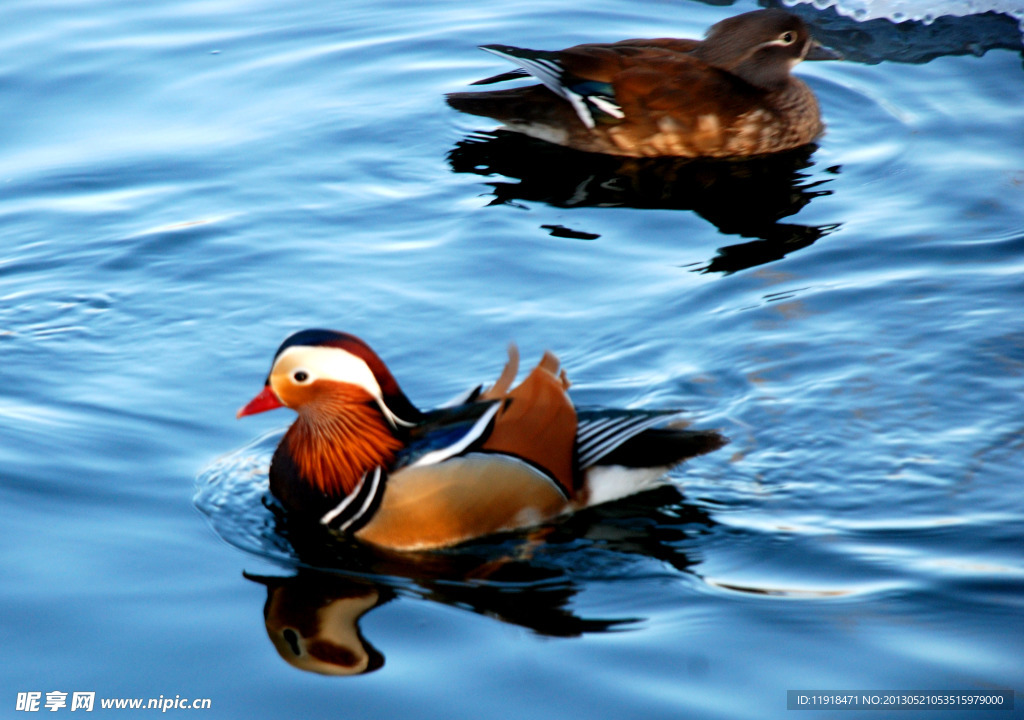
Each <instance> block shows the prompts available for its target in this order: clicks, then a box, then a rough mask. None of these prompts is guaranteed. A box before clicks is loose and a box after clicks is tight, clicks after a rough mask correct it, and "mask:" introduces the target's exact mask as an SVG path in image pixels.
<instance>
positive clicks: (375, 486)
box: [320, 466, 383, 531]
mask: <svg viewBox="0 0 1024 720" xmlns="http://www.w3.org/2000/svg"><path fill="white" fill-rule="evenodd" d="M382 476H383V471H382V470H381V468H380V466H377V467H376V468H374V470H373V474H370V473H367V474H366V475H363V479H362V480H360V481H359V484H358V485H356V487H355V489H353V490H352V492H351V493H349V494H348V495H346V496H345V499H344V500H342V501H341V502H340V503H338V504H337V506H335V508H334V509H333V510H330V511H329V512H327V513H326V514H324V516H323V517H322V518H320V524H321V525H330V524H331V523H332V522H333V521H334V519H335V518H337V517H338V516H339V515H341V514H342V513H345V512H346V511H347V510H348V509H349V507H350V506H351V505H353V504H355V503H356V502H357V501H361V502H359V507H358V509H356V510H355V511H354V512H353V513H352V514H351V516H350V517H349V518H348V519H346V520H345V521H344V522H343V523H341V524H340V525H339V526H338V527H337V529H338V530H342V531H345V530H348V529H349V528H350V527H351V526H352V524H353V523H355V522H356V521H358V520H359V519H360V518H362V516H363V515H364V514H366V512H367V511H368V510H369V509H370V508H371V507H373V503H374V501H375V500H376V498H377V495H378V494H379V493H380V491H381V490H382V489H383V488H382V485H381V477H382ZM367 478H369V483H370V484H369V487H367ZM364 489H365V492H364Z"/></svg>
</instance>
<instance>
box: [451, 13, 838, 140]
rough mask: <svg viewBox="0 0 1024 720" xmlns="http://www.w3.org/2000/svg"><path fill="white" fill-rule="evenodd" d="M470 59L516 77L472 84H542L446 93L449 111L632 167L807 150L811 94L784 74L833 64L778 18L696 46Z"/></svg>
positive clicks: (817, 128)
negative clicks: (644, 160)
mask: <svg viewBox="0 0 1024 720" xmlns="http://www.w3.org/2000/svg"><path fill="white" fill-rule="evenodd" d="M481 49H482V50H486V51H487V52H490V53H494V54H495V55H498V56H500V57H503V58H505V59H507V60H510V61H512V62H513V63H515V64H516V65H518V66H519V68H520V69H519V70H514V71H511V72H507V73H503V74H500V75H496V76H494V77H490V78H487V79H484V80H480V81H478V82H476V83H474V84H478V85H482V84H489V83H495V82H501V81H505V80H510V79H514V78H519V77H524V76H526V75H530V76H533V77H534V78H536V79H537V80H540V82H541V83H542V84H541V85H531V86H529V87H522V88H515V89H511V90H496V91H486V92H459V93H451V94H449V95H448V97H447V99H448V103H449V105H451V106H452V107H454V108H455V109H456V110H459V111H461V112H465V113H469V114H471V115H481V116H484V117H490V118H494V119H496V120H499V121H501V122H503V123H504V124H505V128H506V129H508V130H513V131H516V132H520V133H523V134H525V135H529V136H532V137H535V138H539V139H541V140H545V141H547V142H551V143H555V144H557V145H565V146H567V147H571V148H574V149H576V150H583V151H586V152H595V153H604V154H609V155H628V156H633V157H660V156H672V157H713V158H727V157H744V156H751V155H762V154H767V153H774V152H779V151H782V150H788V149H791V148H796V147H800V146H802V145H807V144H808V143H811V142H813V141H814V140H815V139H817V138H818V137H819V136H820V135H821V134H822V133H823V132H824V129H825V126H824V125H823V124H822V122H821V117H820V111H819V109H818V102H817V100H816V99H815V97H814V93H813V92H811V89H810V88H809V87H807V85H806V84H805V83H804V82H803V81H802V80H800V79H798V78H795V77H793V76H792V75H790V70H792V69H793V67H794V66H795V65H797V63H799V62H800V61H801V60H827V59H838V58H839V57H840V56H839V55H838V53H835V52H833V51H832V50H829V49H827V48H824V47H822V46H821V45H819V44H818V43H817V42H815V41H814V39H813V38H812V37H811V34H810V32H809V31H808V29H807V26H806V25H805V24H804V22H803V21H802V20H801V19H800V18H798V17H797V16H795V15H792V14H790V13H788V12H785V11H783V10H778V9H768V10H755V11H753V12H748V13H744V14H742V15H737V16H735V17H732V18H728V19H726V20H722V21H721V22H719V23H717V24H715V25H713V26H711V28H710V29H709V30H708V32H707V35H706V37H705V39H704V40H703V41H700V40H677V39H672V38H659V39H653V40H623V41H621V42H617V43H607V44H586V45H576V46H575V47H571V48H568V49H566V50H560V51H555V52H548V51H542V50H526V49H523V48H516V47H511V46H507V45H483V46H481Z"/></svg>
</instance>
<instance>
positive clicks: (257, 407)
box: [235, 384, 284, 418]
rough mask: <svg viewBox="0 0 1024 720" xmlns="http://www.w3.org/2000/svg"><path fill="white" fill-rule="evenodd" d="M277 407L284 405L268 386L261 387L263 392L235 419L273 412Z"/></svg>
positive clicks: (240, 411) (239, 412)
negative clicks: (268, 411)
mask: <svg viewBox="0 0 1024 720" xmlns="http://www.w3.org/2000/svg"><path fill="white" fill-rule="evenodd" d="M279 407H284V403H283V402H281V401H280V400H279V399H278V397H277V395H275V394H274V391H273V390H272V389H271V388H270V385H269V384H268V385H265V386H264V387H263V390H262V391H261V392H260V394H259V395H257V396H256V397H254V398H253V399H252V400H250V401H249V403H248V404H247V405H246V406H245V407H243V408H242V409H241V410H239V411H238V414H236V415H235V417H236V418H243V417H245V416H246V415H255V414H256V413H261V412H266V411H267V410H274V409H275V408H279Z"/></svg>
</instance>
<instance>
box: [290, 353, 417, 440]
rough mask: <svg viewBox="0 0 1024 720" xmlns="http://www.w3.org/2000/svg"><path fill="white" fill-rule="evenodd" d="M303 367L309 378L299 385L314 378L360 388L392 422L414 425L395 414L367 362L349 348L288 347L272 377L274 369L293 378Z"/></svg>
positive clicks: (307, 382) (306, 383) (394, 423)
mask: <svg viewBox="0 0 1024 720" xmlns="http://www.w3.org/2000/svg"><path fill="white" fill-rule="evenodd" d="M300 370H301V371H303V372H306V373H308V374H309V378H308V379H307V380H306V381H305V382H300V383H299V384H300V385H308V384H309V383H311V382H312V381H313V380H334V381H336V382H343V383H349V384H350V385H355V386H357V387H361V388H362V389H363V390H365V391H366V392H367V393H369V394H370V397H372V398H373V399H374V400H376V401H377V406H378V407H380V409H381V412H383V413H384V416H385V417H387V419H388V421H389V422H391V424H392V425H404V426H407V427H409V426H411V425H412V423H409V422H406V421H405V420H402V419H401V418H399V417H398V416H397V415H395V414H394V412H392V410H391V408H389V407H388V406H387V404H386V403H385V402H384V392H383V391H382V390H381V388H380V383H378V382H377V377H376V376H375V375H374V374H373V370H371V369H370V366H369V365H367V364H366V361H365V360H363V359H362V358H360V357H357V356H355V355H353V354H352V353H350V352H349V351H347V350H342V349H341V348H336V347H310V346H308V345H295V346H293V347H290V348H286V349H285V350H284V351H283V352H282V353H281V354H280V355H278V356H277V360H275V361H274V368H273V370H271V373H270V374H271V376H273V375H274V374H275V372H282V373H287V374H288V375H289V377H291V378H293V379H294V377H295V373H297V372H299V371H300Z"/></svg>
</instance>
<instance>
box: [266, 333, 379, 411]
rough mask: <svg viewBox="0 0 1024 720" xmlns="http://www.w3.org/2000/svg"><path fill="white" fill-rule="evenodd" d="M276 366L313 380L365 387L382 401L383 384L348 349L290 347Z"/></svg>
mask: <svg viewBox="0 0 1024 720" xmlns="http://www.w3.org/2000/svg"><path fill="white" fill-rule="evenodd" d="M275 365H276V366H277V367H279V368H282V369H285V370H286V371H288V372H294V371H295V370H297V369H301V370H303V371H305V372H306V373H308V375H309V380H333V381H335V382H343V383H348V384H350V385H355V386H357V387H361V388H362V389H363V390H365V391H366V392H367V393H369V394H370V396H371V397H374V398H376V399H378V400H379V399H380V398H381V389H380V384H379V383H378V382H377V378H376V377H374V375H373V371H372V370H370V367H369V365H367V364H366V363H365V362H364V361H363V360H362V359H361V358H358V357H356V356H355V355H353V354H352V353H350V352H348V351H347V350H341V349H340V348H331V347H299V346H296V347H290V348H288V349H287V350H285V351H284V352H282V353H281V354H280V355H279V356H278V358H277V362H276V363H275Z"/></svg>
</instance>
